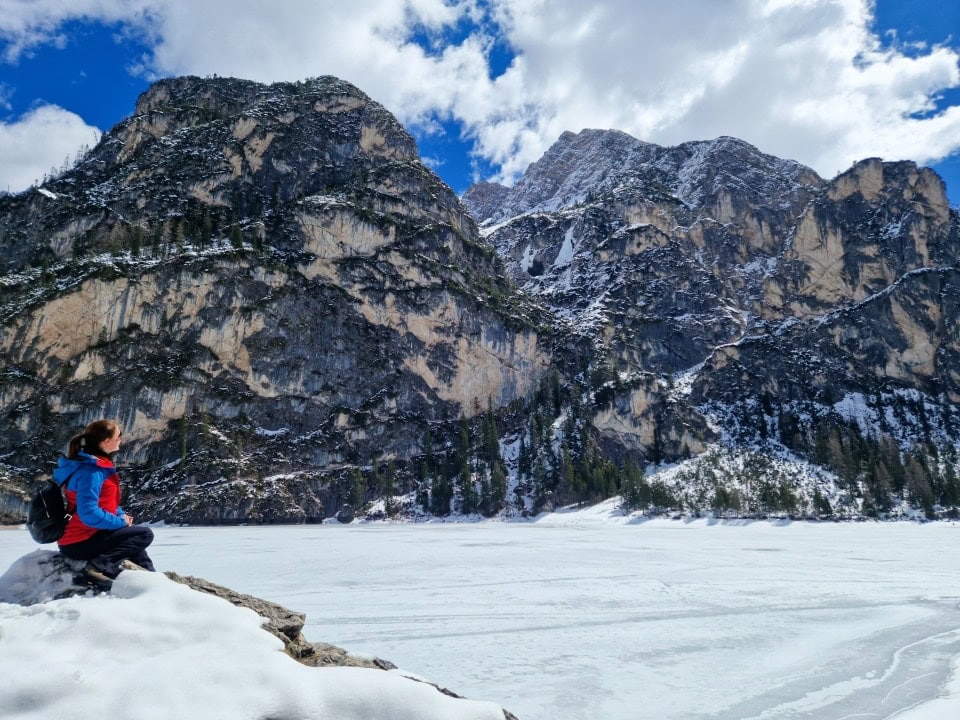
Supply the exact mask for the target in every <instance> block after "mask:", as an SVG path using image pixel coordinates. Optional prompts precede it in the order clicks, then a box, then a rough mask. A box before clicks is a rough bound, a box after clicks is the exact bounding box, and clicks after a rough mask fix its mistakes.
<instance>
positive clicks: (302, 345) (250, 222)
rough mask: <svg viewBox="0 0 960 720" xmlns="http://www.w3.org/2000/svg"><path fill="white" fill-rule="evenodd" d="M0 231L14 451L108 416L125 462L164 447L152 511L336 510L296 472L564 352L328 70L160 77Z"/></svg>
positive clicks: (18, 203)
mask: <svg viewBox="0 0 960 720" xmlns="http://www.w3.org/2000/svg"><path fill="white" fill-rule="evenodd" d="M0 237H2V240H0V244H2V250H3V253H2V257H3V260H2V261H0V262H2V264H3V272H4V275H3V278H2V286H0V287H2V299H0V302H2V310H0V313H2V315H0V317H2V322H3V333H2V339H0V353H2V358H3V374H2V387H0V410H2V412H0V415H2V417H3V421H2V422H3V423H4V428H3V433H2V435H3V448H2V449H0V453H2V454H6V453H10V452H11V451H13V450H14V449H16V458H14V459H12V464H14V465H17V466H30V465H31V464H33V467H35V468H37V467H42V466H43V465H42V463H46V462H48V461H49V459H50V458H52V457H54V456H55V454H56V451H57V450H58V449H59V448H60V447H61V443H62V442H63V441H64V440H65V439H66V436H67V435H68V434H69V433H70V432H71V431H75V429H76V428H77V427H81V426H82V425H83V424H85V423H86V422H89V421H90V420H92V419H95V418H97V417H115V418H117V419H118V420H119V421H120V422H121V423H122V424H123V426H124V427H125V428H126V432H125V436H124V440H125V441H126V442H127V445H126V448H125V451H124V459H125V460H127V461H129V462H131V463H134V464H137V465H140V466H146V467H152V468H154V469H155V470H156V469H157V468H163V467H164V466H166V469H165V470H162V471H158V472H155V473H153V474H152V475H151V476H150V478H149V479H148V480H146V481H145V482H144V484H143V486H142V490H143V492H142V494H140V496H139V501H140V502H141V503H142V504H143V506H144V507H146V508H148V509H150V510H151V511H153V512H156V513H158V514H167V515H168V516H169V515H170V514H175V515H177V516H179V517H194V518H195V519H208V520H216V519H221V518H222V519H230V518H241V517H245V516H247V515H248V514H250V513H253V516H258V515H260V514H262V515H263V516H265V517H283V518H296V517H297V516H298V515H299V516H301V517H304V516H307V517H316V516H323V515H324V514H329V513H330V512H332V511H333V510H335V508H336V505H337V503H338V502H339V498H338V497H337V496H336V494H335V493H331V492H329V491H328V490H329V483H330V482H333V481H334V480H335V478H336V475H335V474H334V475H326V476H324V478H323V479H322V480H318V479H317V478H315V477H314V476H313V475H311V476H310V477H309V478H305V477H304V476H303V475H301V474H299V473H300V471H303V470H304V469H310V470H317V469H322V470H331V469H333V470H335V469H336V468H337V467H340V466H343V465H348V464H356V463H367V462H370V461H371V459H372V458H374V457H379V458H381V459H390V458H400V459H402V458H404V457H407V456H409V455H410V454H411V453H412V452H414V451H419V450H420V447H421V441H422V436H423V433H424V431H425V428H428V427H429V426H430V425H431V424H432V423H441V424H442V423H443V422H445V421H450V420H456V419H457V418H458V417H459V416H461V415H464V416H466V417H471V416H473V415H475V414H476V413H477V412H478V411H479V409H480V408H485V407H486V406H487V404H488V402H492V403H493V404H494V405H495V406H498V407H499V406H501V405H505V404H508V403H510V402H512V401H514V400H515V399H517V398H521V397H524V396H525V395H527V394H528V393H529V392H530V391H531V389H532V388H533V387H534V385H535V384H536V382H537V381H538V379H539V378H540V376H541V375H542V374H543V373H544V371H545V368H546V367H547V366H548V365H549V364H550V362H551V352H552V351H551V346H550V342H552V341H550V339H549V338H546V339H545V338H544V336H543V332H544V329H546V332H547V333H548V334H549V333H550V332H552V331H551V329H550V324H549V323H548V322H546V320H548V318H546V317H545V315H544V314H543V313H542V312H541V311H540V310H538V308H536V307H535V306H534V305H533V304H532V303H530V302H529V301H528V300H527V299H526V298H525V297H524V296H522V295H520V294H518V293H517V292H516V290H515V289H514V288H513V287H512V286H511V284H510V283H509V282H508V281H507V280H506V279H505V277H504V273H503V272H502V269H501V265H500V261H499V260H498V258H497V257H496V255H495V253H494V252H493V251H492V249H491V248H490V247H489V246H487V245H486V244H485V243H484V242H483V241H482V240H481V239H480V237H479V236H478V234H477V230H476V227H475V224H474V222H473V220H472V219H471V218H470V217H469V216H468V215H467V214H466V213H465V211H464V209H463V207H462V206H461V204H460V202H459V201H458V199H457V198H456V196H455V195H454V194H453V193H452V192H451V191H450V190H449V188H447V187H446V186H445V185H444V184H443V183H441V182H440V181H439V179H438V178H437V177H436V176H435V175H434V174H433V173H432V172H431V171H430V170H429V169H427V168H426V167H425V166H424V165H423V164H422V163H420V161H419V159H418V157H417V152H416V146H415V143H414V141H413V139H412V138H411V137H410V135H409V134H408V133H407V132H406V131H405V130H404V129H403V128H402V127H401V126H400V125H399V124H398V123H397V122H396V120H395V119H394V118H393V116H392V115H390V114H389V113H388V112H387V111H386V110H384V109H383V108H382V107H381V106H379V105H378V104H376V103H374V102H372V101H371V100H370V99H369V98H367V97H366V96H365V95H364V94H363V93H362V92H360V91H359V90H357V89H356V88H354V87H352V86H350V85H348V84H347V83H344V82H341V81H339V80H336V79H334V78H320V79H317V80H312V81H308V82H306V83H299V84H280V85H271V86H264V85H259V84H256V83H252V82H247V81H238V80H200V79H197V78H179V79H175V80H167V81H162V82H160V83H158V84H156V85H154V86H153V87H152V88H151V89H150V90H149V91H148V92H147V93H145V94H144V95H143V96H142V97H141V98H140V100H139V102H138V103H137V108H136V113H135V114H134V115H133V116H132V117H131V118H129V119H128V120H126V121H124V122H122V123H120V124H119V125H118V126H117V127H115V128H114V129H113V130H112V131H111V132H110V133H108V134H107V135H106V136H104V139H103V141H102V142H101V143H100V144H99V145H98V146H97V147H96V148H95V149H94V150H93V151H92V152H91V153H90V154H89V155H88V156H87V157H86V158H85V159H84V160H83V161H82V162H81V163H80V164H79V165H78V166H77V167H76V168H74V169H73V170H72V171H70V172H69V173H67V174H66V175H65V176H63V177H61V178H59V179H58V180H56V181H54V182H51V183H49V184H48V185H46V186H45V187H44V188H43V189H42V192H40V191H28V192H26V193H23V194H21V195H18V196H15V197H8V198H3V199H0ZM441 434H442V433H441ZM188 458H189V462H181V461H184V460H187V459H188ZM34 463H35V464H34ZM178 463H179V465H178ZM248 474H249V475H254V476H256V477H258V478H259V479H258V480H257V481H256V482H254V483H250V482H241V483H235V482H233V481H234V480H236V479H240V478H243V477H244V476H247V475H248ZM281 475H283V477H279V478H278V476H281ZM265 477H266V478H267V479H264V478H265ZM211 482H212V483H213V485H212V486H211V485H209V483H211ZM204 483H207V485H205V486H204V487H203V488H202V490H197V489H196V487H197V486H201V485H204ZM183 486H186V487H187V488H189V492H183V491H182V488H183ZM171 498H173V499H171ZM171 503H172V504H171Z"/></svg>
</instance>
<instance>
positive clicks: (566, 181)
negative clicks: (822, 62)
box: [464, 129, 823, 223]
mask: <svg viewBox="0 0 960 720" xmlns="http://www.w3.org/2000/svg"><path fill="white" fill-rule="evenodd" d="M822 182H823V181H822V180H821V179H820V178H819V176H817V174H816V173H815V172H814V171H813V170H810V169H809V168H807V167H804V166H803V165H800V164H799V163H797V162H794V161H792V160H781V159H780V158H776V157H774V156H772V155H766V154H764V153H762V152H760V150H758V149H757V148H756V147H754V146H753V145H751V144H750V143H748V142H745V141H744V140H740V139H739V138H735V137H730V136H727V135H724V136H720V137H718V138H715V139H713V140H698V141H693V142H687V143H683V144H681V145H678V146H676V147H662V146H659V145H655V144H652V143H647V142H644V141H642V140H638V139H637V138H635V137H633V136H631V135H629V134H627V133H625V132H622V131H620V130H597V129H584V130H581V131H580V132H579V133H573V132H569V131H568V132H564V133H563V134H562V135H560V137H559V138H558V139H557V141H556V142H555V143H554V144H553V145H551V146H550V148H549V149H548V150H547V151H546V152H545V153H544V155H543V157H542V158H540V159H539V160H537V161H536V162H534V163H531V165H530V166H529V167H528V168H527V171H526V172H525V173H524V175H523V177H522V178H521V179H520V180H519V181H518V182H517V184H516V185H515V186H514V187H513V189H512V190H510V191H509V192H505V193H501V194H500V196H498V198H499V199H500V206H499V207H496V206H494V205H491V204H490V203H489V202H487V203H484V204H480V203H477V202H475V193H471V192H470V191H468V192H467V193H465V194H464V203H465V204H466V205H467V207H468V208H470V210H471V212H473V213H474V215H475V216H476V218H477V220H478V221H480V222H487V223H493V222H497V221H501V220H505V219H507V218H510V217H515V216H517V215H523V214H526V213H532V212H544V211H546V212H552V211H555V210H559V209H562V208H569V207H574V206H576V205H578V204H580V203H582V202H584V201H586V200H588V199H590V198H598V197H602V196H606V195H610V194H611V193H617V194H619V195H621V196H622V197H623V196H624V195H623V193H628V194H629V195H630V196H632V197H646V198H659V199H668V198H672V199H673V201H674V202H679V203H682V204H683V205H686V206H687V207H690V208H695V207H699V206H701V205H702V204H704V203H706V204H712V203H713V199H714V198H715V197H716V196H717V194H718V193H719V192H721V190H723V189H724V188H727V189H730V188H734V187H735V188H737V189H738V190H745V191H747V192H749V193H751V194H752V196H753V197H754V199H755V201H756V202H758V203H759V204H764V203H767V202H769V203H775V204H776V203H779V200H778V198H779V197H781V196H782V195H783V194H785V193H790V192H792V191H793V189H794V188H796V187H798V186H803V185H807V186H816V185H820V184H822ZM484 197H486V198H488V199H489V197H490V195H489V193H487V194H486V195H485V196H484Z"/></svg>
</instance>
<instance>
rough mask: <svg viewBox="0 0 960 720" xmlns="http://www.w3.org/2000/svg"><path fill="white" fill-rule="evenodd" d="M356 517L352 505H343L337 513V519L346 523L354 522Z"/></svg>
mask: <svg viewBox="0 0 960 720" xmlns="http://www.w3.org/2000/svg"><path fill="white" fill-rule="evenodd" d="M355 517H356V515H355V514H354V512H353V506H352V505H343V506H342V507H341V508H340V511H339V512H338V513H337V520H338V521H340V522H342V523H345V524H346V523H352V522H353V519H354V518H355Z"/></svg>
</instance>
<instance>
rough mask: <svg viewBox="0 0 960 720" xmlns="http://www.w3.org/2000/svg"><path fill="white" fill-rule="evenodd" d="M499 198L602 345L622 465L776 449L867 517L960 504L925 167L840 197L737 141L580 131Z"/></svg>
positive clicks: (874, 180) (864, 178) (865, 171)
mask: <svg viewBox="0 0 960 720" xmlns="http://www.w3.org/2000/svg"><path fill="white" fill-rule="evenodd" d="M497 192H498V193H499V195H498V202H497V203H496V204H495V205H493V204H489V203H486V202H485V198H487V197H490V196H491V195H492V193H491V190H490V188H489V187H483V186H481V187H476V186H475V187H474V188H470V189H469V190H468V191H467V192H466V193H465V194H464V197H463V200H464V203H465V204H466V205H467V207H468V208H469V209H470V210H471V211H472V212H473V213H474V215H475V216H476V217H477V219H478V221H480V222H481V223H482V226H483V228H484V235H485V236H486V237H487V239H488V240H489V241H490V242H491V243H493V245H494V246H495V247H496V248H497V251H498V254H499V255H500V256H501V257H502V258H504V261H505V263H506V266H507V269H508V272H509V273H510V275H511V277H512V278H513V279H514V281H515V282H516V283H517V284H518V285H520V286H521V287H522V288H523V289H524V290H525V291H527V292H528V293H530V294H531V295H532V296H534V297H537V298H539V299H541V300H542V301H544V302H545V303H546V304H547V306H548V307H549V309H550V310H551V311H552V312H553V313H555V314H556V315H557V316H559V317H563V318H566V319H568V320H569V321H570V322H571V323H572V325H573V326H574V327H576V328H577V329H578V331H580V332H582V333H584V334H585V335H587V336H588V337H590V338H591V339H592V342H593V344H594V346H595V347H596V348H597V358H596V360H595V364H594V368H593V370H594V372H595V373H596V374H597V375H598V377H597V378H596V379H595V382H594V386H595V388H596V387H597V386H598V383H599V382H602V381H603V379H604V377H606V378H607V382H608V385H607V386H600V387H601V392H600V393H599V394H597V393H596V392H594V395H593V398H594V400H595V401H596V400H597V399H598V398H599V399H600V402H598V403H597V404H598V405H600V406H601V407H600V409H599V412H597V413H596V414H595V415H594V416H593V417H592V418H591V423H592V425H593V426H594V427H595V428H596V429H597V430H598V431H599V434H600V436H601V438H602V439H603V440H604V442H605V446H606V451H607V452H608V453H613V454H614V455H616V454H619V453H622V452H623V448H628V449H630V450H632V451H633V452H635V453H637V454H639V455H641V456H643V457H645V458H648V459H654V460H655V461H659V460H661V459H665V458H677V457H684V456H690V455H696V454H698V453H702V452H703V451H704V450H705V449H706V448H707V445H708V444H710V443H719V444H720V445H721V446H723V447H726V448H737V447H739V448H756V447H764V448H766V450H767V451H769V452H768V453H767V454H770V453H773V454H774V455H778V454H779V455H780V456H783V455H791V453H792V454H793V457H795V458H796V457H800V458H810V459H813V458H814V457H815V456H816V459H817V460H818V463H817V464H819V465H821V466H824V467H827V468H829V469H831V470H833V471H834V472H836V473H837V474H838V475H841V476H842V478H841V483H840V485H841V486H843V485H844V484H846V486H847V487H846V488H844V489H843V491H842V492H840V493H838V492H836V488H833V489H831V490H830V491H829V492H831V494H832V495H833V496H834V498H835V499H838V500H840V501H842V502H843V503H844V504H846V505H847V506H856V507H857V508H858V509H859V508H862V507H863V502H864V498H866V501H867V509H868V510H870V511H874V510H876V509H877V507H875V506H879V509H881V510H890V508H891V505H892V504H893V503H895V502H896V500H895V498H896V497H897V496H898V495H899V496H901V497H903V496H910V497H913V498H914V500H917V499H918V498H921V497H922V498H923V503H924V504H925V506H926V507H927V509H928V510H932V508H933V506H934V505H935V504H936V502H941V503H942V504H945V505H947V506H952V505H953V504H955V502H956V500H957V499H958V498H960V493H958V488H957V487H956V455H955V450H956V446H957V440H958V438H960V413H958V409H957V403H958V401H960V385H958V382H960V364H958V360H960V358H958V355H957V352H958V349H960V343H958V339H960V334H958V325H957V322H958V320H957V318H958V315H957V312H956V304H957V301H958V299H960V294H958V291H960V285H958V280H960V275H958V260H960V219H958V214H957V212H956V211H955V210H951V209H950V208H949V206H948V203H947V198H946V195H945V190H944V186H943V182H942V181H941V180H940V178H939V177H938V176H937V175H936V174H935V173H934V172H932V171H931V170H929V169H926V168H918V167H917V166H916V165H914V164H913V163H908V162H904V163H884V162H881V161H880V160H877V159H870V160H865V161H863V162H860V163H857V164H856V165H854V166H853V167H852V168H851V169H850V170H848V171H847V172H845V173H843V174H841V175H840V176H839V177H837V178H835V179H833V180H832V181H824V180H823V179H821V178H819V177H818V176H817V175H816V173H814V172H813V171H812V170H810V169H808V168H805V167H803V166H802V165H799V164H798V163H795V162H792V161H786V160H780V159H777V158H774V157H771V156H769V155H765V154H763V153H761V152H759V151H758V150H757V149H756V148H754V147H752V146H750V145H748V144H747V143H744V142H742V141H740V140H736V139H733V138H726V137H722V138H718V139H716V140H713V141H709V142H691V143H685V144H683V145H680V146H678V147H673V148H667V147H659V146H656V145H651V144H649V143H643V142H641V141H639V140H636V139H634V138H631V137H629V136H627V135H625V134H624V133H621V132H617V131H598V130H584V131H583V132H581V133H579V134H573V133H564V134H563V135H562V136H561V137H560V138H559V140H558V141H557V142H556V143H555V144H554V145H553V147H551V148H550V149H549V150H548V151H547V153H546V154H545V155H544V157H543V158H542V159H541V160H539V161H537V162H536V163H533V164H532V165H531V166H530V167H529V168H528V170H527V172H526V173H525V175H524V176H523V177H522V178H521V179H520V180H519V181H518V182H517V183H516V185H515V186H514V187H513V188H512V189H506V188H501V189H499V190H498V191H497ZM887 440H889V441H892V442H894V443H895V445H897V446H899V447H900V448H901V450H903V451H907V450H910V449H918V452H919V455H918V456H917V457H916V458H915V459H916V463H915V467H914V468H913V469H914V470H915V472H914V473H912V474H911V473H907V472H906V468H905V466H904V465H903V463H904V462H906V461H905V460H904V457H905V456H901V457H899V458H897V457H894V456H895V455H896V453H893V454H891V453H889V452H887V454H886V455H885V457H887V461H885V462H880V461H878V460H877V459H876V457H874V458H872V459H871V457H870V453H874V455H875V456H876V454H877V453H879V451H880V447H881V445H882V444H883V442H884V441H887ZM924 447H925V448H926V450H923V449H922V448H924ZM936 447H940V448H941V449H945V451H946V453H947V455H946V456H943V457H941V456H940V455H939V454H938V452H937V450H936V449H935V448H936ZM908 454H909V453H908ZM908 459H909V458H908ZM852 466H855V467H852ZM861 466H864V467H866V468H867V471H866V472H861ZM878 468H879V470H878ZM916 468H920V469H923V473H922V475H923V477H917V476H920V475H921V473H920V472H919V471H917V470H916ZM878 472H879V474H880V477H879V478H878V477H876V475H877V473H878ZM693 474H694V476H695V477H696V480H697V482H699V483H700V484H701V485H705V486H706V490H705V492H707V494H708V495H710V496H712V497H714V499H716V493H715V492H714V488H713V487H709V485H710V483H709V482H706V481H705V480H704V479H703V477H704V472H703V471H702V468H699V467H697V466H695V467H694V470H693ZM908 475H910V477H908ZM772 481H773V482H774V483H775V484H776V485H782V486H786V489H787V490H789V491H790V493H791V494H796V493H797V491H798V490H799V487H798V485H797V482H796V481H795V479H790V478H788V477H785V476H783V477H780V478H777V477H776V475H775V474H774V476H773V480H772ZM764 482H771V477H770V476H769V475H767V476H765V478H764ZM911 482H912V483H914V484H915V485H916V486H917V487H913V488H910V487H907V485H908V484H909V483H911ZM927 483H929V484H930V485H931V490H930V494H928V493H927V487H926V485H927ZM737 484H738V488H737V489H738V491H739V492H740V493H744V492H746V490H745V488H744V487H743V484H742V483H737ZM777 491H778V492H779V488H778V490H777ZM824 492H827V489H824ZM891 496H892V497H893V498H894V499H893V500H891ZM808 500H809V498H808ZM753 501H754V502H753V505H752V507H753V508H754V509H756V508H757V507H758V502H757V498H756V497H754V498H753ZM717 502H719V504H720V505H723V504H724V503H725V500H724V499H723V497H721V498H720V499H719V500H718V501H717ZM697 503H698V504H699V506H700V507H701V508H702V507H703V506H704V505H705V504H706V505H707V506H709V503H710V498H706V499H705V498H704V497H700V498H699V500H697ZM742 504H743V505H745V506H749V505H750V503H749V502H746V500H744V502H743V503H742ZM760 504H761V505H762V503H760ZM788 504H789V503H788ZM801 504H802V503H801ZM768 505H769V503H768ZM773 505H774V506H775V505H776V503H773ZM808 507H809V506H808ZM771 509H777V508H775V507H773V508H771Z"/></svg>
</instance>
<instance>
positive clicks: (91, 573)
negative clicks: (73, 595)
mask: <svg viewBox="0 0 960 720" xmlns="http://www.w3.org/2000/svg"><path fill="white" fill-rule="evenodd" d="M83 575H84V576H86V577H88V578H90V579H91V580H94V581H96V582H98V583H109V584H111V585H112V584H113V577H110V575H109V574H108V573H107V572H106V571H105V570H101V569H100V568H98V567H97V566H96V565H94V564H93V563H87V564H86V565H85V566H84V568H83ZM114 577H116V576H114Z"/></svg>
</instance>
